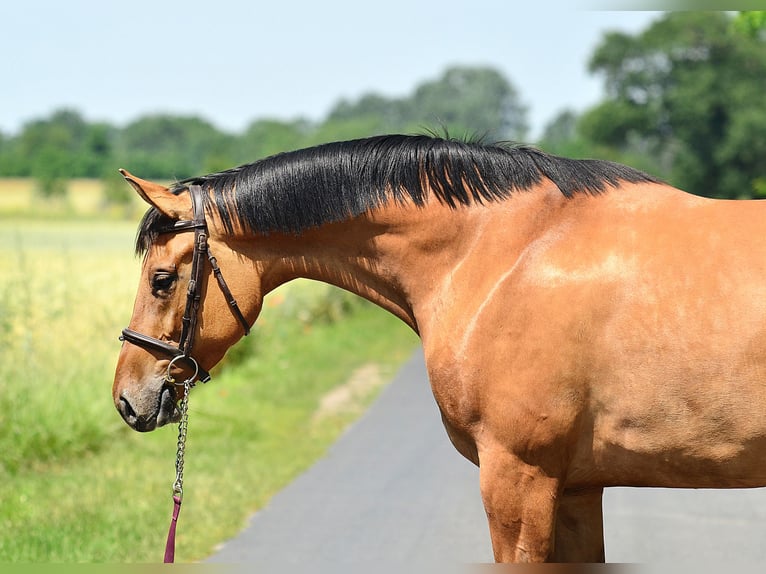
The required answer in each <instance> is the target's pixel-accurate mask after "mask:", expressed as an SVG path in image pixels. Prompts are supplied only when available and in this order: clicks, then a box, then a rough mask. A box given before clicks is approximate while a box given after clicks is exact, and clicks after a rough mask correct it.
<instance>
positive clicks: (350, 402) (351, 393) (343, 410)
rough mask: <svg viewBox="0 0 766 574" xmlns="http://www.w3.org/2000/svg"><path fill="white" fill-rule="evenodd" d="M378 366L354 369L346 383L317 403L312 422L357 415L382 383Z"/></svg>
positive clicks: (370, 365) (367, 365) (372, 364)
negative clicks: (317, 406) (339, 416)
mask: <svg viewBox="0 0 766 574" xmlns="http://www.w3.org/2000/svg"><path fill="white" fill-rule="evenodd" d="M384 382H385V381H384V378H383V375H382V373H381V369H380V365H378V364H377V363H367V364H365V365H362V366H361V367H359V368H358V369H356V370H355V371H354V372H353V373H351V376H350V377H349V379H348V381H346V382H345V383H343V384H342V385H340V386H339V387H336V388H334V389H333V390H332V391H330V392H329V393H327V394H326V395H325V396H323V397H322V399H321V400H320V401H319V408H317V411H316V413H314V417H313V422H314V423H317V422H319V421H322V420H323V419H326V418H328V417H334V416H338V415H344V414H353V413H358V412H359V411H361V410H362V408H364V406H365V404H366V399H367V398H368V397H369V396H370V395H371V394H372V393H373V392H374V391H375V390H377V389H378V387H380V386H381V385H382V384H383V383H384Z"/></svg>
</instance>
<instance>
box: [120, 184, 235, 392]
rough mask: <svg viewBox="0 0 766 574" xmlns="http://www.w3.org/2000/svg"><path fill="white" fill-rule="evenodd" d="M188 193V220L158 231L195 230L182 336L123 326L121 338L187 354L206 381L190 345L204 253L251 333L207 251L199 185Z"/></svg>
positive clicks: (170, 353) (172, 354)
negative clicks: (173, 338) (174, 339)
mask: <svg viewBox="0 0 766 574" xmlns="http://www.w3.org/2000/svg"><path fill="white" fill-rule="evenodd" d="M188 190H189V195H190V196H191V200H192V214H193V215H192V217H193V219H189V220H180V221H175V222H173V224H172V225H169V226H167V227H164V228H162V229H161V230H160V231H159V232H160V233H180V232H184V231H194V251H193V253H192V268H191V275H190V278H189V285H188V287H187V290H186V307H185V308H184V314H183V318H182V319H181V321H182V323H181V337H180V338H179V341H178V346H177V347H176V346H174V345H171V344H170V343H167V342H165V341H163V340H161V339H157V338H155V337H151V336H149V335H144V334H142V333H138V332H137V331H133V330H132V329H128V328H125V329H123V330H122V336H121V337H120V340H121V341H127V342H128V343H131V344H133V345H136V346H138V347H141V348H143V349H147V350H150V351H156V352H159V353H161V354H164V355H168V356H170V357H171V359H176V358H181V357H183V358H188V359H189V361H188V362H189V363H192V364H193V365H194V366H195V367H196V368H197V369H199V373H198V374H199V380H200V381H201V382H203V383H206V382H208V381H209V380H210V373H208V372H207V371H205V370H204V369H202V368H201V367H199V364H198V362H197V361H196V360H195V359H194V358H193V357H192V355H191V352H192V347H193V345H194V337H195V334H196V331H197V319H198V316H199V307H200V302H201V299H202V274H203V267H204V265H205V259H204V258H205V256H207V258H208V260H209V261H210V265H211V267H212V270H213V275H214V276H215V278H216V281H217V282H218V286H219V287H220V289H221V291H222V292H223V295H224V297H225V298H226V301H227V302H228V303H229V307H230V308H231V310H232V313H234V316H235V317H236V318H237V320H238V321H239V322H240V324H241V325H242V328H243V329H244V331H245V335H249V334H250V325H249V324H248V322H247V319H245V316H244V315H243V314H242V311H241V310H240V308H239V305H237V301H236V299H234V296H233V295H232V293H231V290H230V289H229V286H228V285H227V284H226V281H225V280H224V278H223V274H222V273H221V269H220V268H219V267H218V262H217V261H216V259H215V257H213V255H212V254H211V253H210V250H209V248H208V243H207V221H206V220H205V205H204V199H203V196H202V188H201V187H200V186H199V185H190V186H189V188H188Z"/></svg>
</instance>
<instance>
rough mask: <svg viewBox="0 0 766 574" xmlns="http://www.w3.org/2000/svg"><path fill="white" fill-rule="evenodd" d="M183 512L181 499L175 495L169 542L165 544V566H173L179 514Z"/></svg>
mask: <svg viewBox="0 0 766 574" xmlns="http://www.w3.org/2000/svg"><path fill="white" fill-rule="evenodd" d="M180 511H181V497H180V496H178V495H176V494H174V495H173V518H172V519H171V520H170V529H169V530H168V541H167V542H166V543H165V560H164V562H165V564H172V563H173V561H174V560H175V556H176V524H177V523H178V513H179V512H180Z"/></svg>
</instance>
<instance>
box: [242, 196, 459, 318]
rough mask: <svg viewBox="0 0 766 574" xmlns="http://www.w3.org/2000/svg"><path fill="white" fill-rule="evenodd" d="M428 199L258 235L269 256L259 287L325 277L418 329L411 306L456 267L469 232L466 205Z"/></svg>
mask: <svg viewBox="0 0 766 574" xmlns="http://www.w3.org/2000/svg"><path fill="white" fill-rule="evenodd" d="M433 203H434V205H429V206H427V207H424V208H417V207H415V206H412V205H407V206H398V205H394V206H389V207H386V208H382V209H378V210H376V211H375V212H373V213H372V214H369V215H365V216H361V217H358V218H355V219H353V220H350V221H345V222H340V223H333V224H328V225H324V226H322V227H319V228H316V229H312V230H309V231H306V232H304V233H302V234H300V235H297V236H289V235H277V234H273V235H269V236H267V237H266V238H258V240H257V241H253V244H254V245H257V246H258V247H257V248H258V249H259V251H260V253H259V254H258V255H257V256H256V257H257V258H260V259H262V260H264V259H265V260H266V261H267V263H266V264H265V265H264V277H263V278H262V282H263V286H264V292H268V291H269V290H271V289H273V288H276V287H277V286H279V285H280V284H282V283H284V282H287V281H290V280H292V279H296V278H308V279H315V280H318V281H324V282H326V283H330V284H333V285H337V286H338V287H341V288H343V289H346V290H348V291H351V292H353V293H356V294H357V295H360V296H362V297H364V298H365V299H368V300H370V301H372V302H373V303H375V304H377V305H379V306H380V307H383V308H384V309H386V310H388V311H390V312H391V313H393V314H394V315H396V316H397V317H399V318H400V319H402V320H403V321H404V322H405V323H407V324H408V325H410V327H412V328H413V329H414V330H415V331H416V332H418V331H419V328H418V322H417V318H416V308H417V307H418V305H419V304H420V303H421V302H422V301H423V300H424V299H425V298H427V297H428V296H430V292H431V290H432V289H433V287H434V286H436V285H438V284H440V282H441V280H442V278H443V276H444V275H445V274H446V273H448V272H449V270H450V269H451V268H452V267H454V265H455V261H456V260H457V259H459V256H460V251H461V249H462V246H463V245H464V244H465V243H466V242H467V241H470V236H471V229H470V227H471V220H472V217H471V209H469V208H460V209H457V210H451V209H449V208H447V207H445V206H441V205H439V204H436V202H433ZM264 251H265V252H266V253H265V254H264Z"/></svg>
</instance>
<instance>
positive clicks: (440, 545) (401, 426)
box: [209, 353, 766, 572]
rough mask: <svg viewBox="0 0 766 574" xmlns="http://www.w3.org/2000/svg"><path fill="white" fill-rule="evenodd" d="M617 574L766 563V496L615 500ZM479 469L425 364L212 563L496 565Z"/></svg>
mask: <svg viewBox="0 0 766 574" xmlns="http://www.w3.org/2000/svg"><path fill="white" fill-rule="evenodd" d="M604 521H605V539H606V557H607V561H609V562H641V563H658V564H659V563H669V562H673V563H678V562H690V561H692V562H697V563H701V562H704V563H707V564H710V563H711V562H721V563H724V562H725V563H728V564H729V565H731V563H732V562H738V563H743V564H746V563H761V564H762V563H763V562H764V561H765V560H766V490H765V489H752V490H728V491H723V490H704V491H702V490H699V491H695V490H668V489H628V488H612V489H607V491H606V494H605V497H604ZM491 560H492V550H491V545H490V542H489V534H488V529H487V525H486V520H485V517H484V511H483V508H482V504H481V498H480V495H479V485H478V469H477V468H475V467H474V466H473V465H472V464H471V463H469V462H468V461H466V460H465V459H463V458H462V457H461V456H460V455H459V454H458V453H457V451H455V450H454V448H453V447H452V445H451V444H450V442H449V439H448V438H447V435H446V433H445V431H444V429H443V427H442V424H441V420H440V417H439V412H438V409H437V407H436V404H435V402H434V399H433V396H432V395H431V391H430V388H429V385H428V381H427V377H426V372H425V367H424V364H423V358H422V355H421V354H420V353H417V354H416V355H415V356H414V357H413V358H412V359H411V360H410V361H409V362H408V363H407V364H406V365H405V366H404V368H403V369H402V371H401V372H400V374H399V375H398V377H397V378H396V380H395V381H394V382H392V383H391V385H390V386H388V387H387V388H386V389H385V390H384V391H383V392H382V393H381V395H380V397H379V398H378V400H377V401H376V402H375V403H374V404H373V405H372V407H371V408H370V409H369V411H368V412H367V413H366V414H365V415H364V416H363V417H362V418H361V419H360V420H359V421H358V422H357V423H355V424H354V425H353V426H352V427H351V428H350V429H349V430H348V431H347V432H346V433H345V434H344V435H343V436H342V437H341V438H340V439H339V440H338V442H337V443H336V444H335V445H334V446H333V447H332V448H331V449H330V451H329V452H328V454H327V456H326V457H325V458H324V459H322V460H320V461H319V462H317V463H316V465H315V466H314V467H312V468H311V469H310V470H309V471H308V472H306V473H305V474H304V475H302V476H300V477H299V478H298V479H296V480H295V481H294V482H293V483H292V484H290V485H289V486H287V487H286V488H285V489H284V490H283V491H282V492H280V493H279V494H277V495H276V496H275V497H274V498H273V499H272V500H271V502H270V503H269V504H268V505H267V506H266V507H265V508H264V509H262V510H261V511H260V512H258V513H257V514H255V515H254V516H253V517H252V519H251V521H250V524H249V525H248V527H247V528H246V529H245V530H244V531H243V532H242V533H241V534H240V535H239V536H238V537H237V538H235V539H233V540H230V541H227V542H226V543H224V544H223V545H222V547H221V548H220V549H219V551H218V552H217V553H216V554H215V555H213V556H212V557H210V558H209V562H226V563H248V564H249V565H252V566H255V567H257V566H258V565H261V566H262V567H264V568H268V567H272V568H273V566H274V565H279V564H281V565H289V564H303V565H305V564H311V565H312V571H316V572H324V571H327V572H331V571H334V569H336V568H337V567H338V566H342V565H353V564H368V565H369V564H374V563H377V564H407V565H409V566H410V567H412V566H421V565H422V566H439V565H445V564H455V563H461V564H465V563H476V562H490V561H491Z"/></svg>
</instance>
